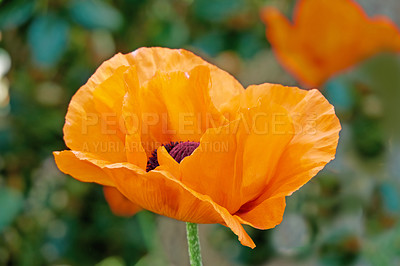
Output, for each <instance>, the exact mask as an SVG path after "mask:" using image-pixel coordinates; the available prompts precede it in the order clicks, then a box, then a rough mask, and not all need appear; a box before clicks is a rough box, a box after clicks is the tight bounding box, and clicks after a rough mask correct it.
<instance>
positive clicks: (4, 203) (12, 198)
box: [0, 187, 24, 232]
mask: <svg viewBox="0 0 400 266" xmlns="http://www.w3.org/2000/svg"><path fill="white" fill-rule="evenodd" d="M23 203H24V201H23V197H22V195H21V193H19V192H18V191H16V190H14V189H11V188H7V187H2V188H0V206H1V213H0V232H2V231H3V229H4V228H5V227H6V226H8V225H9V224H11V223H12V221H13V220H14V218H15V217H16V216H17V214H18V213H19V211H20V210H21V209H22V207H23Z"/></svg>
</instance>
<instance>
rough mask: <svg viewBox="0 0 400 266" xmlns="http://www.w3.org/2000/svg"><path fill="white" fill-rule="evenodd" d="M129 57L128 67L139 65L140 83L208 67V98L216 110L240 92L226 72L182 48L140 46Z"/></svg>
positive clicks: (238, 85) (241, 90)
mask: <svg viewBox="0 0 400 266" xmlns="http://www.w3.org/2000/svg"><path fill="white" fill-rule="evenodd" d="M131 54H132V57H131V58H129V62H130V64H131V65H136V66H140V67H138V75H139V80H140V83H141V84H142V83H144V82H146V81H148V80H150V79H151V78H152V77H153V76H154V75H155V74H156V73H157V72H177V71H180V72H187V71H190V70H191V69H193V67H196V66H199V65H203V66H206V67H208V68H209V69H210V75H211V84H212V86H211V88H210V96H211V99H212V101H213V103H214V105H215V106H216V107H217V108H218V109H219V108H220V107H221V106H222V105H224V104H226V102H227V101H228V100H229V99H230V98H232V97H234V96H235V95H238V94H240V93H242V92H243V90H244V88H243V86H242V85H241V84H240V83H239V82H238V81H237V80H236V79H235V78H234V77H233V76H231V75H230V74H229V73H227V72H225V71H223V70H221V69H219V68H218V67H216V66H214V65H212V64H210V63H208V62H207V61H205V60H203V59H202V58H201V57H199V56H197V55H195V54H193V53H192V52H189V51H187V50H184V49H169V48H162V47H152V48H147V47H143V48H139V49H137V50H135V51H134V52H132V53H131Z"/></svg>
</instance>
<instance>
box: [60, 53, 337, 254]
mask: <svg viewBox="0 0 400 266" xmlns="http://www.w3.org/2000/svg"><path fill="white" fill-rule="evenodd" d="M339 131H340V124H339V121H338V119H337V117H336V115H335V112H334V109H333V107H332V106H331V105H330V104H329V103H328V102H327V101H326V99H325V98H324V97H323V96H322V95H321V93H320V92H318V91H317V90H311V91H305V90H300V89H298V88H295V87H284V86H281V85H273V84H262V85H254V86H250V87H249V88H247V89H246V90H244V89H243V87H242V86H241V85H240V83H239V82H238V81H236V80H235V79H234V78H233V77H232V76H231V75H229V74H228V73H226V72H224V71H223V70H221V69H219V68H217V67H215V66H213V65H211V64H209V63H207V62H205V61H204V60H202V59H201V58H200V57H198V56H196V55H194V54H192V53H191V52H188V51H186V50H172V49H167V48H140V49H138V50H136V51H134V52H132V53H130V54H126V55H122V54H117V55H116V56H114V57H113V58H111V59H110V60H108V61H106V62H105V63H103V64H102V65H101V66H100V67H99V69H98V70H97V71H96V73H95V74H94V75H93V76H92V77H91V78H90V79H89V81H88V82H87V83H86V84H85V85H84V86H82V87H81V88H80V89H79V90H78V91H77V93H76V94H75V95H74V97H73V98H72V100H71V103H70V105H69V109H68V113H67V115H66V122H65V126H64V139H65V143H66V145H67V146H68V147H69V148H70V149H71V150H66V151H61V152H54V156H55V160H56V163H57V165H58V167H59V169H60V170H61V171H63V172H64V173H66V174H69V175H71V176H73V177H74V178H76V179H78V180H80V181H83V182H95V183H98V184H100V185H103V186H104V188H105V190H104V192H105V195H106V199H107V201H108V203H109V204H110V206H111V208H112V210H113V211H114V212H115V213H116V214H123V215H131V214H134V213H135V212H137V211H138V210H140V209H141V208H143V209H147V210H150V211H152V212H155V213H158V214H161V215H165V216H168V217H172V218H175V219H178V220H182V221H186V222H192V223H220V224H223V225H225V226H228V227H230V228H231V229H232V231H233V232H234V233H235V234H237V235H238V237H239V240H240V241H241V243H242V244H243V245H246V246H249V247H252V248H253V247H255V245H254V242H253V241H252V240H251V238H250V237H249V236H248V235H247V233H246V232H245V230H244V229H243V227H242V224H247V225H250V226H253V227H255V228H259V229H268V228H272V227H274V226H275V225H277V224H279V223H280V222H281V220H282V216H283V212H284V209H285V196H288V195H290V194H291V193H292V192H294V191H295V190H297V189H298V188H300V187H301V186H302V185H304V184H305V183H306V182H307V181H308V180H309V179H310V178H312V177H313V176H314V175H316V174H317V172H318V171H320V170H321V169H322V168H323V167H324V166H325V164H327V163H328V162H329V161H330V160H332V159H333V158H334V155H335V151H336V146H337V142H338V132H339Z"/></svg>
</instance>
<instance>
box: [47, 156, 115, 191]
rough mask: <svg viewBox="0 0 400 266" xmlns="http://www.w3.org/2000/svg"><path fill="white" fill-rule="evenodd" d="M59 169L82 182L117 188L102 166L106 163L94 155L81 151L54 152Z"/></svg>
mask: <svg viewBox="0 0 400 266" xmlns="http://www.w3.org/2000/svg"><path fill="white" fill-rule="evenodd" d="M53 154H54V158H55V161H56V164H57V167H58V169H60V170H61V172H63V173H65V174H68V175H70V176H72V177H74V178H75V179H77V180H79V181H82V182H95V183H98V184H100V185H104V186H115V185H114V180H113V179H112V178H110V177H109V176H108V175H107V174H106V173H105V172H104V171H103V170H102V169H101V167H100V166H104V165H105V164H106V163H105V162H103V161H101V160H98V159H96V158H95V157H94V156H93V155H91V154H88V153H83V152H79V151H60V152H58V151H56V152H53Z"/></svg>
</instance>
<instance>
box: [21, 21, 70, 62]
mask: <svg viewBox="0 0 400 266" xmlns="http://www.w3.org/2000/svg"><path fill="white" fill-rule="evenodd" d="M68 31H69V26H68V24H67V22H66V21H65V20H63V19H61V18H59V17H57V16H55V15H54V14H48V15H43V16H39V17H37V18H36V19H35V20H34V21H33V22H32V24H31V25H30V27H29V29H28V42H29V45H30V47H31V51H32V56H33V59H34V61H35V62H37V63H38V64H39V65H41V66H45V67H49V66H52V65H54V64H55V63H57V62H58V60H59V59H60V58H61V56H62V55H63V53H64V51H65V48H66V45H67V39H68Z"/></svg>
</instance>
